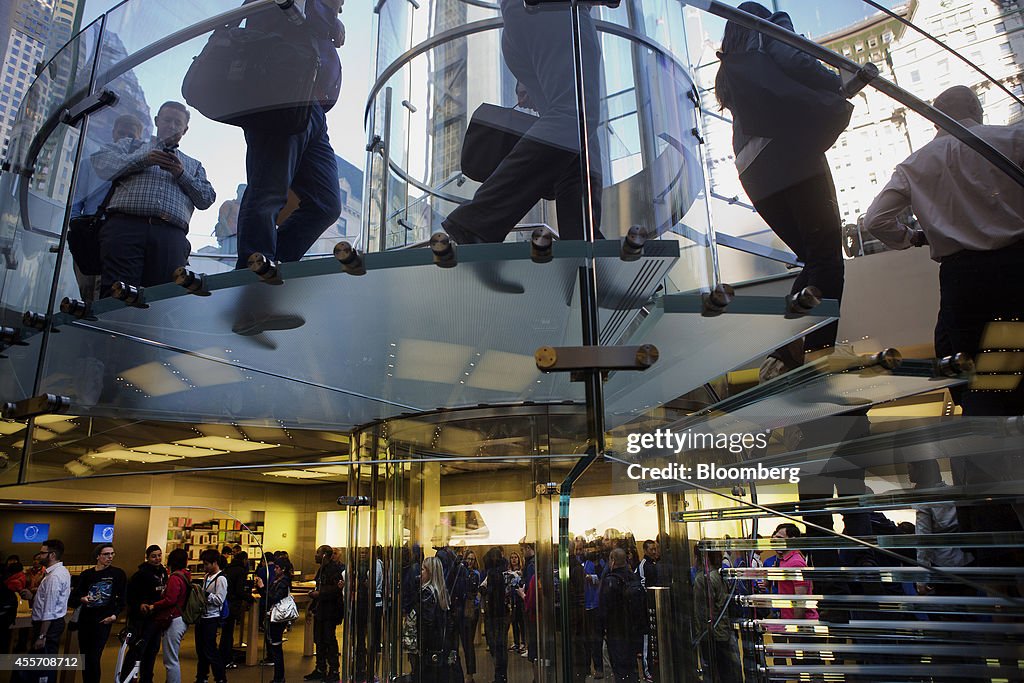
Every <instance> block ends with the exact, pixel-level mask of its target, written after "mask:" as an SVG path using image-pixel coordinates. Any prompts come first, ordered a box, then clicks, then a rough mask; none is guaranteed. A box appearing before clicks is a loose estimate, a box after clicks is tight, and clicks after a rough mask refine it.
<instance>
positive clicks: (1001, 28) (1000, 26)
mask: <svg viewBox="0 0 1024 683" xmlns="http://www.w3.org/2000/svg"><path fill="white" fill-rule="evenodd" d="M996 33H1006V23H1005V22H1002V21H997V22H996Z"/></svg>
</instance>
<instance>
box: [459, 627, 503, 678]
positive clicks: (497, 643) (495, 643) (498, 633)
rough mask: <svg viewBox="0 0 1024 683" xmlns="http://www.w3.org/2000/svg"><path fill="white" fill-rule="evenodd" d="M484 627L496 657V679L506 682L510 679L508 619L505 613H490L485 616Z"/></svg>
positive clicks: (493, 655) (492, 655)
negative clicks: (494, 614) (492, 614)
mask: <svg viewBox="0 0 1024 683" xmlns="http://www.w3.org/2000/svg"><path fill="white" fill-rule="evenodd" d="M467 621H468V619H467ZM475 623H476V622H475V621H474V624H475ZM484 627H485V628H486V629H487V645H488V646H489V647H490V648H491V657H493V658H494V681H495V683H505V681H507V680H508V619H507V618H506V617H505V615H496V616H493V617H492V616H491V615H490V614H489V613H488V614H487V615H486V616H485V618H484ZM474 630H475V628H474ZM463 643H465V641H463ZM470 649H472V646H470ZM468 651H469V650H467V652H468ZM474 671H475V667H474Z"/></svg>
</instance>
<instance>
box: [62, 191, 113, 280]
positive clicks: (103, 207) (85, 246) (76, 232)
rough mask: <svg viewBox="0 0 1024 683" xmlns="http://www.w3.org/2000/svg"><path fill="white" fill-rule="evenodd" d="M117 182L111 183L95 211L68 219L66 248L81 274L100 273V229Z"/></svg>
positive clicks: (101, 268)
mask: <svg viewBox="0 0 1024 683" xmlns="http://www.w3.org/2000/svg"><path fill="white" fill-rule="evenodd" d="M116 187H117V183H111V184H110V189H109V190H107V195H106V196H105V197H104V198H103V201H102V202H100V205H99V207H98V208H97V209H96V213H94V214H89V215H85V216H74V217H73V218H72V219H71V220H70V221H68V249H69V250H70V251H71V258H73V259H74V261H75V265H76V266H78V270H80V271H81V272H82V274H83V275H102V274H103V259H102V258H100V230H101V229H102V228H103V223H105V222H106V219H107V217H106V213H107V204H109V203H110V198H111V197H113V196H114V190H115V189H116Z"/></svg>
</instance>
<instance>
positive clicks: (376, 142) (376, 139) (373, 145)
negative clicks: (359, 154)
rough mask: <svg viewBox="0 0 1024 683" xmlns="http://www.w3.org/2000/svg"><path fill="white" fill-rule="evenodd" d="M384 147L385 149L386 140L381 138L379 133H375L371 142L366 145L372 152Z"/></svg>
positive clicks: (368, 150)
mask: <svg viewBox="0 0 1024 683" xmlns="http://www.w3.org/2000/svg"><path fill="white" fill-rule="evenodd" d="M382 149H384V141H383V140H382V139H381V137H380V136H379V135H374V136H373V137H372V138H371V139H370V142H369V143H368V144H367V145H366V151H367V152H369V153H370V154H373V153H374V152H378V151H380V150H382Z"/></svg>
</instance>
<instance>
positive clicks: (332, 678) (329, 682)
mask: <svg viewBox="0 0 1024 683" xmlns="http://www.w3.org/2000/svg"><path fill="white" fill-rule="evenodd" d="M324 683H341V676H339V675H338V672H337V671H328V672H327V675H326V676H324Z"/></svg>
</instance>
